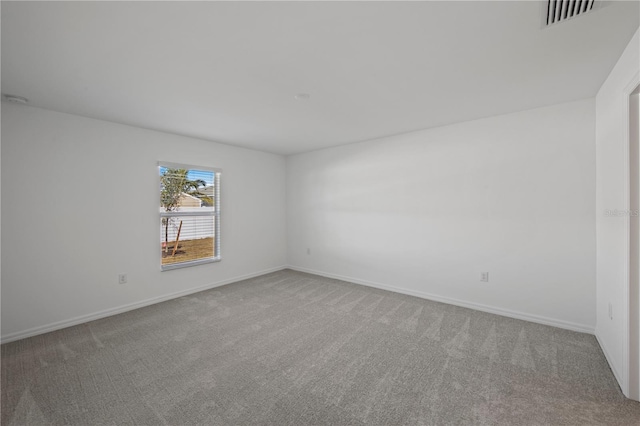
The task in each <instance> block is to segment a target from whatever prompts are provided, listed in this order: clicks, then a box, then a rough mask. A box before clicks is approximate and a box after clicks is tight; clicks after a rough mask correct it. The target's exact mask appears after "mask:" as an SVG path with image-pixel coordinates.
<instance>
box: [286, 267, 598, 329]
mask: <svg viewBox="0 0 640 426" xmlns="http://www.w3.org/2000/svg"><path fill="white" fill-rule="evenodd" d="M287 269H292V270H294V271H299V272H306V273H308V274H313V275H320V276H322V277H327V278H333V279H337V280H342V281H347V282H350V283H354V284H361V285H365V286H368V287H375V288H379V289H382V290H388V291H393V292H395V293H402V294H407V295H409V296H416V297H420V298H422V299H428V300H433V301H435V302H442V303H447V304H449V305H456V306H462V307H463V308H469V309H475V310H477V311H482V312H488V313H491V314H496V315H501V316H504V317H509V318H515V319H519V320H524V321H529V322H535V323H538V324H544V325H550V326H552V327H558V328H563V329H566V330H572V331H578V332H581V333H588V334H595V328H594V327H591V326H588V325H585V324H577V323H573V322H569V321H563V320H559V319H555V318H548V317H543V316H539V315H533V314H527V313H524V312H517V311H512V310H509V309H503V308H496V307H494V306H487V305H483V304H480V303H474V302H468V301H464V300H459V299H454V298H451V297H444V296H437V295H435V294H431V293H426V292H422V291H415V290H408V289H404V288H401V287H394V286H390V285H387V284H381V283H377V282H373V281H367V280H361V279H358V278H353V277H345V276H343V275H337V274H332V273H328V272H322V271H316V270H313V269H308V268H301V267H298V266H293V265H289V266H287Z"/></svg>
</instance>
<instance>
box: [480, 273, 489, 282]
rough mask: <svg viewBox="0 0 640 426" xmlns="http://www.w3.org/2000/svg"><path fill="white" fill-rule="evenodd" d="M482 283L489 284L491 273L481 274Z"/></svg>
mask: <svg viewBox="0 0 640 426" xmlns="http://www.w3.org/2000/svg"><path fill="white" fill-rule="evenodd" d="M480 281H483V282H485V283H488V282H489V273H488V272H481V273H480Z"/></svg>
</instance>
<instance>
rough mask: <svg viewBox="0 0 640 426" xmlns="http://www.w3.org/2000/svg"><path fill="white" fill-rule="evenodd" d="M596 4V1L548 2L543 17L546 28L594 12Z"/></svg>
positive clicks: (561, 0)
mask: <svg viewBox="0 0 640 426" xmlns="http://www.w3.org/2000/svg"><path fill="white" fill-rule="evenodd" d="M595 3H596V2H595V0H547V7H546V10H545V11H544V12H545V16H544V17H543V18H544V21H545V22H546V26H549V25H553V24H557V23H559V22H562V21H566V20H568V19H571V18H574V17H576V16H580V15H584V14H587V13H589V12H591V11H592V10H594V4H595ZM598 3H600V1H599V2H598Z"/></svg>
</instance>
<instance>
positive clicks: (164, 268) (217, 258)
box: [156, 161, 222, 272]
mask: <svg viewBox="0 0 640 426" xmlns="http://www.w3.org/2000/svg"><path fill="white" fill-rule="evenodd" d="M160 167H166V168H169V169H187V170H203V171H207V172H213V173H214V176H215V178H214V181H213V188H214V189H213V191H214V200H215V206H214V207H215V208H214V210H213V211H211V212H206V213H204V214H203V213H202V212H161V213H160V214H159V216H158V226H160V225H161V223H162V218H163V217H177V216H213V217H214V228H213V229H214V233H215V238H214V247H213V251H214V253H215V256H214V257H210V258H207V259H198V260H191V261H188V262H180V263H171V264H168V265H163V264H162V254H161V255H160V256H161V257H160V261H159V263H160V270H161V271H163V272H164V271H171V270H173V269H182V268H189V267H191V266H196V265H203V264H205V263H214V262H220V261H221V260H222V254H221V253H222V251H221V246H220V176H221V175H222V170H221V169H218V168H213V167H206V166H196V165H194V164H182V163H171V162H167V161H158V169H159V168H160ZM156 174H157V176H158V177H157V179H158V184H160V173H158V171H156ZM156 229H157V228H156Z"/></svg>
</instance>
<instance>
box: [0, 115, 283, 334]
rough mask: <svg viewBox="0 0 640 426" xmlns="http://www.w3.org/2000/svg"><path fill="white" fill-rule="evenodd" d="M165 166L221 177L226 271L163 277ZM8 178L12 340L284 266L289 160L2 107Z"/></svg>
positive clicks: (5, 291)
mask: <svg viewBox="0 0 640 426" xmlns="http://www.w3.org/2000/svg"><path fill="white" fill-rule="evenodd" d="M158 160H162V161H170V162H177V163H187V164H193V165H201V166H212V167H218V168H221V169H222V171H223V175H222V180H221V184H222V200H221V215H222V230H221V236H222V261H221V262H219V263H213V264H207V265H201V266H197V267H192V268H186V269H179V270H173V271H168V272H160V241H159V238H158V229H159V220H160V219H159V217H158V202H159V201H158V191H157V189H158V177H157V173H158V171H157V161H158ZM1 171H2V220H3V221H2V265H3V266H4V267H3V268H2V336H3V338H4V339H5V340H7V339H12V338H15V337H21V336H24V335H25V333H26V334H29V333H34V332H38V331H43V330H46V329H48V328H47V326H52V327H55V326H60V325H66V324H69V323H70V322H73V319H77V320H78V321H81V320H83V319H86V317H85V316H87V315H89V316H91V315H92V314H95V313H100V312H103V313H109V312H113V309H116V308H118V307H121V306H123V305H130V304H136V303H137V302H141V301H148V300H149V299H154V298H162V297H165V296H167V295H170V294H174V293H178V292H188V291H190V290H192V289H195V288H198V287H202V286H207V285H213V284H216V283H222V282H227V281H233V280H235V279H236V278H238V277H242V276H246V275H250V274H255V273H259V272H262V271H265V270H271V269H273V268H279V267H281V266H282V265H285V264H286V246H285V244H286V241H285V237H284V236H285V159H284V157H282V156H278V155H273V154H266V153H262V152H258V151H252V150H247V149H242V148H236V147H231V146H227V145H222V144H217V143H212V142H207V141H202V140H197V139H191V138H187V137H181V136H176V135H170V134H166V133H160V132H154V131H150V130H144V129H139V128H135V127H129V126H123V125H119V124H113V123H108V122H104V121H99V120H93V119H88V118H83V117H78V116H74V115H68V114H63V113H57V112H53V111H47V110H43V109H38V108H31V107H26V106H16V105H12V104H7V103H4V104H3V105H2V167H1ZM78 199H82V200H83V201H82V202H81V203H77V202H75V201H76V200H78ZM68 202H69V203H68ZM97 224H99V225H100V226H96V225H97ZM118 273H127V274H128V278H129V283H128V284H125V285H118V281H117V276H118ZM105 311H106V312H105ZM78 317H80V318H78Z"/></svg>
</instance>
